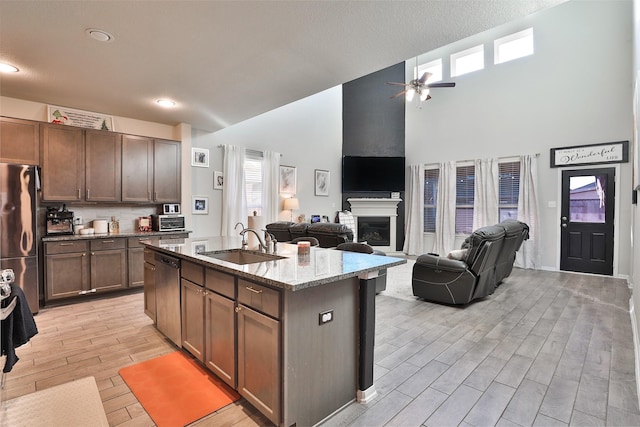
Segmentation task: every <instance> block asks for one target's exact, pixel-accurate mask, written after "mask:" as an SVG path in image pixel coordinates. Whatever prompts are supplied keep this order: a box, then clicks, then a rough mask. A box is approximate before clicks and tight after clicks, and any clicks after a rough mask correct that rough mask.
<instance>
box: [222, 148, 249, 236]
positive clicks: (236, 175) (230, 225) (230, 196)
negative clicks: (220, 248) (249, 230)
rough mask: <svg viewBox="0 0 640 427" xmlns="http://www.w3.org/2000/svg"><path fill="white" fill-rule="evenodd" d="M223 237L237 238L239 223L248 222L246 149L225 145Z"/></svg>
mask: <svg viewBox="0 0 640 427" xmlns="http://www.w3.org/2000/svg"><path fill="white" fill-rule="evenodd" d="M223 149H224V160H223V176H224V186H223V187H222V227H221V228H222V230H221V233H220V235H221V236H236V235H238V233H239V231H238V230H234V226H235V225H236V224H237V223H238V222H242V223H243V224H244V225H245V226H246V225H247V224H246V221H247V197H246V193H245V188H244V187H245V185H244V157H245V155H244V148H242V147H236V146H234V145H224V146H223Z"/></svg>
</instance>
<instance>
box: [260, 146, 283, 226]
mask: <svg viewBox="0 0 640 427" xmlns="http://www.w3.org/2000/svg"><path fill="white" fill-rule="evenodd" d="M279 174H280V153H276V152H274V151H265V152H263V159H262V216H263V217H264V219H265V224H270V223H272V222H275V221H277V220H278V213H279V212H280V203H281V202H280V195H279V193H278V182H279V181H278V179H279V176H280V175H279Z"/></svg>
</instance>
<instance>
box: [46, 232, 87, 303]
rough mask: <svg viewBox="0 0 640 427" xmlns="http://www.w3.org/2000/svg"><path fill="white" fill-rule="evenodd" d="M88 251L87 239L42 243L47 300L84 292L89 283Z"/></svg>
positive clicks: (73, 295)
mask: <svg viewBox="0 0 640 427" xmlns="http://www.w3.org/2000/svg"><path fill="white" fill-rule="evenodd" d="M88 251H89V242H87V241H74V242H51V243H45V244H44V254H45V257H44V259H45V276H46V285H45V288H46V293H45V295H46V299H47V300H55V299H60V298H69V297H75V296H78V295H81V294H82V293H83V292H85V293H86V290H87V284H88V283H89V257H88Z"/></svg>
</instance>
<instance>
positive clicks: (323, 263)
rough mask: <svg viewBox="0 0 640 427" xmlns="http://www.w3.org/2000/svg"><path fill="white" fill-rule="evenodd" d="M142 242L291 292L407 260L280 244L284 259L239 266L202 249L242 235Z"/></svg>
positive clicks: (231, 244)
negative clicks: (300, 252) (302, 251)
mask: <svg viewBox="0 0 640 427" xmlns="http://www.w3.org/2000/svg"><path fill="white" fill-rule="evenodd" d="M142 243H143V244H144V245H146V246H148V247H150V248H152V249H155V250H157V251H159V252H163V253H166V254H169V255H173V256H176V257H178V258H181V259H185V260H187V261H191V262H194V263H196V264H201V265H203V266H205V267H212V268H215V269H216V270H220V271H224V272H227V273H230V274H233V275H236V276H239V277H243V278H246V279H249V280H253V281H254V282H257V283H261V284H266V285H269V286H273V287H276V288H280V289H285V290H289V291H297V290H302V289H306V288H310V287H314V286H319V285H324V284H327V283H331V282H335V281H337V280H342V279H348V278H350V277H357V276H361V277H362V276H366V275H367V273H373V272H377V271H379V270H381V269H385V268H389V267H394V266H396V265H401V264H405V263H406V262H407V261H406V260H405V259H403V258H395V257H390V256H381V255H368V254H362V253H357V252H346V251H338V250H335V249H325V248H320V247H312V248H311V250H310V253H309V254H308V255H298V247H297V245H292V244H289V243H278V244H277V248H276V255H278V256H280V257H284V258H282V259H277V260H269V261H266V262H257V263H252V264H244V265H239V264H235V263H232V262H227V261H222V260H219V259H216V258H212V257H209V256H206V255H203V254H200V253H199V252H203V251H205V252H211V251H225V250H230V249H238V248H240V247H241V244H242V239H241V238H240V237H208V238H190V239H169V240H164V241H163V240H162V239H160V238H152V239H150V240H148V241H145V242H142Z"/></svg>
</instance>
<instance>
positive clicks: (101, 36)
mask: <svg viewBox="0 0 640 427" xmlns="http://www.w3.org/2000/svg"><path fill="white" fill-rule="evenodd" d="M84 32H85V33H86V34H87V36H89V37H91V38H92V39H94V40H97V41H99V42H110V41H113V36H112V35H111V34H109V33H107V32H106V31H103V30H98V29H95V28H87V29H86V30H85V31H84Z"/></svg>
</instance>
